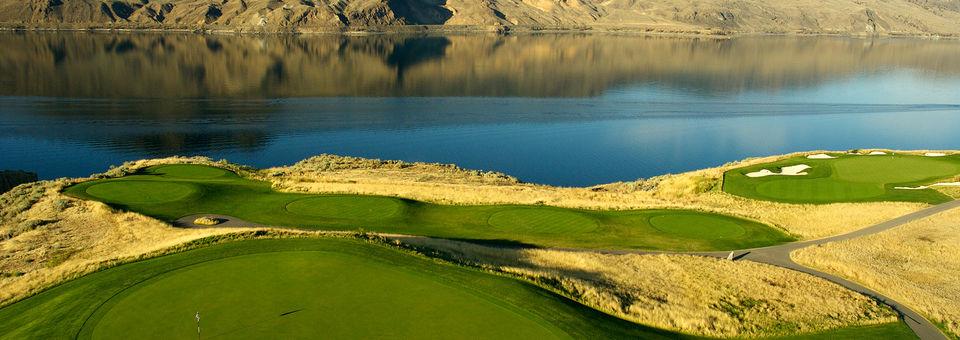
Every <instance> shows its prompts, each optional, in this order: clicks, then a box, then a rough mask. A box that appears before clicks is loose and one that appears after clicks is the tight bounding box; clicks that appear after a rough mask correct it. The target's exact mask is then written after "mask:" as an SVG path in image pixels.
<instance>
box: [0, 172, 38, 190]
mask: <svg viewBox="0 0 960 340" xmlns="http://www.w3.org/2000/svg"><path fill="white" fill-rule="evenodd" d="M36 181H37V174H35V173H32V172H26V171H11V170H0V194H2V193H5V192H7V191H10V189H13V187H15V186H18V185H20V184H23V183H30V182H36Z"/></svg>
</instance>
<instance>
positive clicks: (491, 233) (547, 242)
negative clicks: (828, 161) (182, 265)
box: [66, 165, 794, 251]
mask: <svg viewBox="0 0 960 340" xmlns="http://www.w3.org/2000/svg"><path fill="white" fill-rule="evenodd" d="M66 193H67V194H68V195H72V196H75V197H78V198H83V199H91V200H97V201H102V202H105V203H107V204H110V205H112V206H114V207H117V208H120V209H124V210H130V211H134V212H139V213H142V214H145V215H148V216H152V217H156V218H158V219H161V220H166V221H173V220H176V219H178V218H180V217H183V216H189V215H196V214H220V215H228V216H234V217H237V218H240V219H243V220H246V221H250V222H255V223H260V224H264V225H272V226H284V227H294V228H304V229H319V230H351V231H352V230H358V229H363V230H367V231H376V232H385V233H401V234H412V235H422V236H432V237H441V238H456V239H478V240H497V241H505V242H510V243H523V244H529V245H536V246H549V247H571V248H594V249H598V248H599V249H655V250H681V251H687V250H689V251H693V250H728V249H742V248H752V247H761V246H767V245H774V244H780V243H785V242H790V241H793V240H794V238H793V237H791V236H790V235H787V234H785V233H784V232H782V231H779V230H777V229H775V228H772V227H769V226H766V225H764V224H761V223H758V222H755V221H749V220H745V219H742V218H736V217H732V216H725V215H721V214H715V213H707V212H699V211H693V210H679V209H676V210H665V209H657V210H629V211H594V210H580V209H565V208H557V207H550V206H542V205H530V206H524V205H476V206H466V205H440V204H432V203H427V202H420V201H414V200H408V199H401V198H394V197H381V196H364V195H316V194H300V193H285V192H277V191H275V190H274V189H273V188H272V187H271V186H270V184H269V183H267V182H263V181H255V180H251V179H247V178H244V177H242V176H239V175H237V174H236V173H234V172H231V171H228V170H224V169H220V168H216V167H210V166H203V165H159V166H154V167H150V168H147V169H145V170H143V171H140V172H138V173H135V174H132V175H128V176H123V177H118V178H110V179H102V180H94V181H88V182H83V183H80V184H78V185H75V186H72V187H70V188H68V189H67V190H66Z"/></svg>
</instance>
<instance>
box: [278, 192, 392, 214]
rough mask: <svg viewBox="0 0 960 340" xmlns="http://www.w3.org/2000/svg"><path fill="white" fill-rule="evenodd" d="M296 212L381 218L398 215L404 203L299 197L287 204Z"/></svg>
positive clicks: (361, 197)
mask: <svg viewBox="0 0 960 340" xmlns="http://www.w3.org/2000/svg"><path fill="white" fill-rule="evenodd" d="M286 209H287V211H289V212H292V213H294V214H299V215H306V216H315V217H326V218H341V219H379V218H390V217H393V216H396V215H397V214H398V213H399V212H400V211H402V210H403V203H402V202H401V201H400V200H398V199H395V198H387V197H372V196H370V197H364V196H325V197H311V198H304V199H299V200H296V201H293V202H290V204H287V207H286Z"/></svg>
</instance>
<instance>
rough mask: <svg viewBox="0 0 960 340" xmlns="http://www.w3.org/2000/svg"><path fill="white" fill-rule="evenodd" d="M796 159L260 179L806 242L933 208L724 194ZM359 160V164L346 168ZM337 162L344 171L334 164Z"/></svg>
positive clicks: (277, 174) (331, 169)
mask: <svg viewBox="0 0 960 340" xmlns="http://www.w3.org/2000/svg"><path fill="white" fill-rule="evenodd" d="M820 152H822V151H814V152H807V153H803V154H811V153H820ZM797 155H800V154H799V153H797V154H790V155H784V156H773V157H763V158H754V159H748V160H744V161H741V162H734V163H730V164H727V165H724V166H721V167H717V168H712V169H705V170H699V171H693V172H688V173H683V174H677V175H665V176H659V177H654V178H651V179H646V180H638V181H635V182H619V183H611V184H605V185H599V186H594V187H589V188H561V187H553V186H546V185H537V184H529V183H520V182H517V181H516V180H515V179H513V178H511V177H509V176H506V175H503V174H498V173H488V172H477V171H472V170H464V169H460V168H457V167H454V166H452V165H433V164H423V163H402V162H394V163H391V164H401V165H395V166H392V167H389V168H384V167H371V166H367V165H366V164H368V163H369V162H373V164H378V163H380V162H381V161H370V160H364V159H360V158H344V157H339V156H331V155H324V156H319V157H314V158H311V159H308V160H304V161H302V162H299V163H297V164H294V165H292V166H289V167H276V168H270V169H266V170H263V171H262V174H263V177H261V178H262V179H265V180H269V181H271V182H273V183H274V187H276V188H277V189H280V190H286V191H296V192H312V193H352V194H370V195H386V196H398V197H405V198H412V199H417V200H423V201H428V202H435V203H443V204H505V203H507V204H509V203H513V204H539V203H543V204H548V205H554V206H561V207H570V208H586V209H643V208H688V209H699V210H704V211H713V212H719V213H726V214H731V215H736V216H741V217H746V218H751V219H754V220H758V221H762V222H766V223H769V224H771V225H773V226H776V227H779V228H782V229H783V230H785V231H787V232H789V233H791V234H793V235H796V236H798V237H801V238H804V239H813V238H821V237H826V236H831V235H836V234H840V233H844V232H849V231H852V230H857V229H861V228H863V227H866V226H869V225H872V224H875V223H879V222H882V221H885V220H889V219H892V218H895V217H897V216H901V215H904V214H907V213H910V212H913V211H916V210H919V209H922V208H923V207H925V206H926V205H925V204H921V203H897V202H885V203H839V204H829V205H798V204H783V203H774V202H763V201H755V200H749V199H743V198H740V197H736V196H732V195H728V194H726V193H724V192H722V191H721V190H720V183H721V180H722V178H723V173H724V172H725V171H727V170H730V169H733V168H736V167H740V166H746V165H751V164H759V163H766V162H771V161H775V160H779V159H782V158H786V157H793V156H797ZM352 162H356V164H354V165H345V164H349V163H352ZM331 163H335V164H338V165H337V166H330V164H331Z"/></svg>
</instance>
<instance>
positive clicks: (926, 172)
mask: <svg viewBox="0 0 960 340" xmlns="http://www.w3.org/2000/svg"><path fill="white" fill-rule="evenodd" d="M833 168H834V169H836V171H837V178H838V179H841V180H845V181H851V182H858V183H909V182H915V181H922V180H925V179H928V178H943V177H948V176H953V175H956V174H958V173H960V163H958V162H957V161H955V160H951V159H945V158H941V157H920V156H912V157H910V156H900V157H897V156H866V157H844V158H840V159H837V160H836V161H834V162H833Z"/></svg>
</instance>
